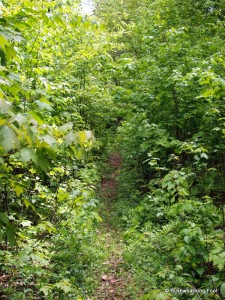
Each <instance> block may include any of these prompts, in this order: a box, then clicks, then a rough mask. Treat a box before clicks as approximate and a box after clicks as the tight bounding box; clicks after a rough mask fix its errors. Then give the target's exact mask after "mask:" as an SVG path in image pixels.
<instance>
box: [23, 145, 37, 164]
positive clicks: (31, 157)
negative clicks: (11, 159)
mask: <svg viewBox="0 0 225 300" xmlns="http://www.w3.org/2000/svg"><path fill="white" fill-rule="evenodd" d="M20 159H21V161H22V162H23V163H27V162H29V161H33V162H35V163H36V162H37V157H36V155H35V153H34V152H33V150H31V149H28V148H23V149H21V150H20Z"/></svg>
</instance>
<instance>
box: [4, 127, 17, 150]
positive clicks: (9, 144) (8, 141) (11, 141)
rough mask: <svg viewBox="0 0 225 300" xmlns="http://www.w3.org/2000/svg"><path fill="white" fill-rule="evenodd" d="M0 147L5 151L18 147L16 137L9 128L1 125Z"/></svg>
mask: <svg viewBox="0 0 225 300" xmlns="http://www.w3.org/2000/svg"><path fill="white" fill-rule="evenodd" d="M0 145H1V146H2V147H3V148H4V149H5V150H6V151H9V150H11V149H15V148H19V146H20V142H19V140H18V138H17V135H16V134H15V132H14V130H12V129H11V128H10V127H9V126H6V125H3V126H1V127H0Z"/></svg>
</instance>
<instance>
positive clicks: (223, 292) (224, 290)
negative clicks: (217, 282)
mask: <svg viewBox="0 0 225 300" xmlns="http://www.w3.org/2000/svg"><path fill="white" fill-rule="evenodd" d="M220 292H221V295H222V297H225V283H222V285H221V287H220Z"/></svg>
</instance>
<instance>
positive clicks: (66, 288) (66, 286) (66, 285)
mask: <svg viewBox="0 0 225 300" xmlns="http://www.w3.org/2000/svg"><path fill="white" fill-rule="evenodd" d="M55 286H56V287H57V288H58V289H61V290H62V291H63V292H64V293H66V294H67V293H69V292H70V291H71V290H72V287H71V283H70V282H69V280H67V279H64V280H61V281H60V282H58V283H55Z"/></svg>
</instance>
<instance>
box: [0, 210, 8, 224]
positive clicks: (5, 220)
mask: <svg viewBox="0 0 225 300" xmlns="http://www.w3.org/2000/svg"><path fill="white" fill-rule="evenodd" d="M0 221H2V222H3V223H4V224H8V223H9V218H8V216H7V215H6V214H5V213H0Z"/></svg>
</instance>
